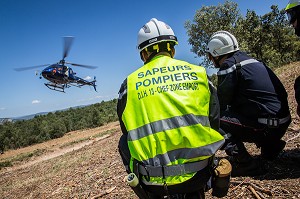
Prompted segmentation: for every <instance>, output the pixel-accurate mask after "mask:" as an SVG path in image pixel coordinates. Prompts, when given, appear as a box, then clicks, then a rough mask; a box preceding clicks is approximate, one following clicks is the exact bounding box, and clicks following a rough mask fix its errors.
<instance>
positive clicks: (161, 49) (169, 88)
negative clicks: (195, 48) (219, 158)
mask: <svg viewBox="0 0 300 199" xmlns="http://www.w3.org/2000/svg"><path fill="white" fill-rule="evenodd" d="M176 44H177V38H176V36H175V35H174V32H173V30H172V29H171V27H170V26H168V25H167V24H165V23H164V22H162V21H158V20H157V19H155V18H153V19H151V20H150V21H149V22H148V23H146V24H145V25H144V26H143V27H142V28H141V29H140V31H139V33H138V49H139V51H140V57H141V59H142V61H143V62H144V66H142V67H141V68H139V69H137V70H136V71H135V72H133V73H132V74H130V75H129V76H128V77H127V79H126V80H125V81H124V82H123V84H122V85H121V88H120V91H119V100H118V106H117V111H118V116H119V121H120V125H121V129H122V132H123V135H122V136H121V138H120V141H119V152H120V155H121V157H122V160H123V163H124V165H125V168H126V171H127V172H128V173H130V175H129V181H131V180H132V179H133V178H135V176H137V177H136V178H137V180H138V182H139V184H138V185H137V184H136V183H135V184H134V185H133V186H132V187H133V190H134V191H135V193H136V194H137V195H138V196H139V197H140V198H165V197H164V196H167V197H171V196H172V197H174V196H176V197H177V198H187V199H188V198H204V197H205V196H204V189H205V187H206V184H207V182H208V180H209V178H210V177H211V176H212V174H211V165H212V163H213V157H214V154H215V153H216V151H217V150H218V149H219V148H220V147H221V146H222V145H223V143H224V138H223V136H222V135H220V134H219V133H218V131H217V130H218V129H219V105H218V99H217V96H216V92H215V90H214V88H213V87H212V86H211V85H210V84H209V81H208V79H207V75H206V71H205V69H204V68H203V67H200V66H196V65H192V64H190V63H187V62H184V61H181V60H176V59H174V58H173V57H174V54H175V49H174V46H175V45H176ZM226 164H227V167H228V168H229V167H230V168H231V165H230V163H229V162H227V163H226V162H225V166H226ZM215 171H216V170H215ZM216 173H218V172H216ZM227 174H228V175H227V176H228V178H227V184H226V183H225V184H223V185H221V187H224V189H223V190H219V192H218V191H216V190H215V193H214V194H215V195H217V196H224V195H226V194H227V190H228V182H229V174H230V171H229V172H227ZM214 179H215V178H214ZM215 184H217V183H215ZM213 190H214V189H213ZM216 192H218V193H216Z"/></svg>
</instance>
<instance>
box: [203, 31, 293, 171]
mask: <svg viewBox="0 0 300 199" xmlns="http://www.w3.org/2000/svg"><path fill="white" fill-rule="evenodd" d="M206 52H207V55H208V57H209V59H210V60H211V61H212V62H213V64H214V66H215V67H216V68H218V69H219V71H218V72H217V76H218V85H217V93H218V97H219V102H220V110H221V114H220V126H221V130H222V131H223V134H224V136H225V137H226V144H225V145H224V149H225V151H226V153H227V155H229V160H230V161H231V164H232V167H233V168H232V173H231V174H232V176H233V177H235V176H255V175H260V174H263V173H264V172H265V170H264V169H263V165H262V164H261V163H262V161H260V160H261V159H264V160H267V161H272V160H274V159H275V158H276V157H277V156H278V155H279V153H280V152H281V151H282V150H283V148H284V147H285V144H286V143H285V141H283V140H281V138H282V137H283V135H284V134H285V132H286V130H287V128H288V126H289V124H290V122H291V116H290V112H289V106H288V101H287V92H286V90H285V88H284V86H283V85H282V83H281V82H280V80H279V79H278V77H277V76H276V75H275V74H274V73H273V71H272V70H271V69H270V68H269V67H267V66H266V65H265V64H264V63H263V62H260V61H258V60H256V59H254V58H252V57H250V56H248V55H247V54H246V53H245V52H242V51H240V50H239V45H238V41H237V39H236V38H235V36H234V35H232V34H231V33H229V32H227V31H217V32H215V33H214V34H213V35H212V36H211V38H210V39H209V42H208V44H207V49H206ZM222 131H221V132H222ZM243 142H249V143H255V144H256V145H257V146H258V147H260V148H261V157H259V158H253V157H252V156H251V155H250V154H249V153H248V151H247V149H246V148H245V146H244V143H243ZM264 162H265V161H264Z"/></svg>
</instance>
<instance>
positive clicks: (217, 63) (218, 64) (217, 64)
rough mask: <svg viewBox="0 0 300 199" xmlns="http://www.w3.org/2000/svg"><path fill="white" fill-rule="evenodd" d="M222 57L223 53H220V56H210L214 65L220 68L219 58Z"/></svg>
mask: <svg viewBox="0 0 300 199" xmlns="http://www.w3.org/2000/svg"><path fill="white" fill-rule="evenodd" d="M223 57H224V55H221V56H219V57H218V58H217V57H213V56H212V59H213V60H214V63H215V64H216V67H217V68H220V61H221V59H222V58H223Z"/></svg>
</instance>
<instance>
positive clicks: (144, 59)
mask: <svg viewBox="0 0 300 199" xmlns="http://www.w3.org/2000/svg"><path fill="white" fill-rule="evenodd" d="M141 59H142V61H143V62H144V63H145V62H146V60H147V59H148V53H147V52H146V51H145V50H143V51H142V52H141Z"/></svg>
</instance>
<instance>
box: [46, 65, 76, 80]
mask: <svg viewBox="0 0 300 199" xmlns="http://www.w3.org/2000/svg"><path fill="white" fill-rule="evenodd" d="M73 74H74V73H73V70H72V69H71V68H69V67H68V66H64V65H60V64H52V65H50V66H48V67H47V68H45V69H44V70H43V71H42V73H41V75H42V76H43V77H44V78H45V79H47V80H49V81H50V82H53V83H56V84H67V83H70V82H73V81H76V79H77V78H76V76H74V75H73Z"/></svg>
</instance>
